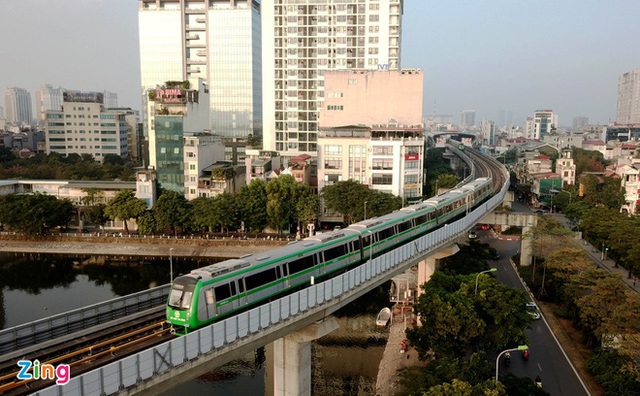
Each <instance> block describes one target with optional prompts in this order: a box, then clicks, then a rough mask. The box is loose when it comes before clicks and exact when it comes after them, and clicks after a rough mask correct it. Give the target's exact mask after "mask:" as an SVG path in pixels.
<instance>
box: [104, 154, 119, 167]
mask: <svg viewBox="0 0 640 396" xmlns="http://www.w3.org/2000/svg"><path fill="white" fill-rule="evenodd" d="M102 163H103V164H104V165H107V164H112V165H124V159H123V158H122V157H121V156H119V155H118V154H105V156H104V157H103V158H102Z"/></svg>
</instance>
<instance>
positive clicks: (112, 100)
mask: <svg viewBox="0 0 640 396" xmlns="http://www.w3.org/2000/svg"><path fill="white" fill-rule="evenodd" d="M102 96H103V98H104V108H105V109H115V108H117V107H118V94H117V93H115V92H109V91H104V92H102Z"/></svg>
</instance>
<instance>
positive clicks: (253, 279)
mask: <svg viewBox="0 0 640 396" xmlns="http://www.w3.org/2000/svg"><path fill="white" fill-rule="evenodd" d="M276 279H278V278H277V277H276V271H274V269H273V268H271V269H268V270H266V271H262V272H258V273H257V274H253V275H249V276H247V277H246V278H245V281H246V282H247V290H251V289H255V288H256V287H260V286H262V285H266V284H267V283H270V282H273V281H274V280H276Z"/></svg>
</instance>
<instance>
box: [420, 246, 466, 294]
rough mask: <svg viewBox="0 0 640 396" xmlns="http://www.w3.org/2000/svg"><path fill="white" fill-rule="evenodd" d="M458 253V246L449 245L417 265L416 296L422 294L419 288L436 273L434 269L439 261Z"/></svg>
mask: <svg viewBox="0 0 640 396" xmlns="http://www.w3.org/2000/svg"><path fill="white" fill-rule="evenodd" d="M459 251H460V248H458V245H456V244H453V245H449V246H447V247H445V248H444V249H440V250H438V251H437V252H436V253H434V254H432V255H431V256H429V257H427V258H426V259H424V260H422V261H420V262H419V263H418V292H417V293H416V295H417V296H419V295H420V294H422V288H420V285H422V284H423V283H426V282H428V281H429V279H431V275H433V273H434V272H436V269H437V268H438V261H440V259H443V258H445V257H449V256H453V255H454V254H456V253H458V252H459Z"/></svg>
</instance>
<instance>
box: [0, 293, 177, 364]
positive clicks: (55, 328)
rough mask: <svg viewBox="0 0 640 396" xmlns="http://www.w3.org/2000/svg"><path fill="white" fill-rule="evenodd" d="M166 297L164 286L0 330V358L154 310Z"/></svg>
mask: <svg viewBox="0 0 640 396" xmlns="http://www.w3.org/2000/svg"><path fill="white" fill-rule="evenodd" d="M168 295H169V285H168V284H167V285H164V286H158V287H155V288H153V289H148V290H143V291H141V292H138V293H134V294H129V295H127V296H125V297H120V298H116V299H113V300H109V301H105V302H102V303H98V304H93V305H89V306H87V307H83V308H78V309H75V310H72V311H68V312H64V313H61V314H59V315H55V316H50V317H48V318H44V319H41V320H37V321H34V322H30V323H25V324H22V325H19V326H16V327H12V328H9V329H5V330H2V331H0V355H4V354H7V353H10V352H12V351H16V350H18V349H21V348H25V347H30V346H33V345H35V344H40V343H43V342H46V341H49V340H51V339H53V338H57V337H62V336H64V335H67V334H71V333H74V332H77V331H80V330H83V329H87V328H89V327H92V326H96V325H98V324H101V323H105V322H109V321H111V320H114V319H119V318H122V317H124V316H127V315H131V314H134V313H137V312H140V311H144V310H146V309H149V308H153V307H157V306H158V305H162V304H164V302H166V301H167V296H168Z"/></svg>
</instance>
